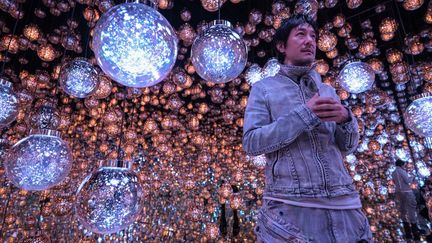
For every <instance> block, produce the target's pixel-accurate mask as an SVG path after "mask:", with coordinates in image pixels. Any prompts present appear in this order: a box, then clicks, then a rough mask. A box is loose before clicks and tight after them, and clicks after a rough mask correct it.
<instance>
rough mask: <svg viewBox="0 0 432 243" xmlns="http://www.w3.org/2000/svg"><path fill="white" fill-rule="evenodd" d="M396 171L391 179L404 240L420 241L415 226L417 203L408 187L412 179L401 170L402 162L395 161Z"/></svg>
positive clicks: (418, 231) (418, 232) (417, 229)
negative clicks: (393, 184)
mask: <svg viewBox="0 0 432 243" xmlns="http://www.w3.org/2000/svg"><path fill="white" fill-rule="evenodd" d="M395 164H396V169H395V170H394V171H393V174H392V177H393V181H394V183H395V194H396V199H397V202H398V204H399V212H400V216H401V219H402V223H403V227H404V231H405V238H406V239H408V240H412V239H413V238H414V240H420V230H419V228H418V226H417V201H416V196H415V194H414V192H413V190H412V189H411V187H410V184H411V182H413V179H414V177H409V176H408V173H407V172H406V171H405V170H404V169H403V168H402V167H403V165H404V162H403V161H402V160H400V159H398V160H396V163H395Z"/></svg>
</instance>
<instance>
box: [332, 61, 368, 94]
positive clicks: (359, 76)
mask: <svg viewBox="0 0 432 243" xmlns="http://www.w3.org/2000/svg"><path fill="white" fill-rule="evenodd" d="M338 81H339V83H340V85H341V86H342V88H344V89H345V90H346V91H348V92H350V93H354V94H358V93H362V92H364V91H366V90H369V89H370V88H372V85H373V84H374V81H375V73H374V71H373V69H372V68H371V67H370V66H369V65H368V64H366V63H364V62H358V61H356V62H350V63H348V64H347V65H346V66H345V67H344V68H343V69H342V70H341V71H340V73H339V76H338Z"/></svg>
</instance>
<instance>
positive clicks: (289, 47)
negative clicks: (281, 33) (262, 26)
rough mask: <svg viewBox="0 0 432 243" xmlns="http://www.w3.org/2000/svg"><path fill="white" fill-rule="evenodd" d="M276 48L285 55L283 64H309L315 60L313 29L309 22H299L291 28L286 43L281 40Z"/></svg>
mask: <svg viewBox="0 0 432 243" xmlns="http://www.w3.org/2000/svg"><path fill="white" fill-rule="evenodd" d="M277 48H278V50H279V51H280V52H282V53H283V54H284V55H285V59H284V63H285V64H291V65H295V66H309V65H311V64H312V63H313V62H314V61H315V52H316V33H315V30H314V29H313V27H312V26H311V25H310V24H307V23H305V24H301V25H299V26H297V27H295V28H293V29H292V30H291V32H290V34H289V36H288V40H287V41H286V44H285V45H283V43H282V42H281V43H279V44H278V45H277Z"/></svg>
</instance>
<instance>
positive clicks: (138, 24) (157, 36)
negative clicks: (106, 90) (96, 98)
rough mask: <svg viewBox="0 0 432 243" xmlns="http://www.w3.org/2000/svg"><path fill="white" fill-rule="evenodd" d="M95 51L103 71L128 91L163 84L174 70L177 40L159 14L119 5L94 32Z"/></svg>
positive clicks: (150, 9)
mask: <svg viewBox="0 0 432 243" xmlns="http://www.w3.org/2000/svg"><path fill="white" fill-rule="evenodd" d="M93 51H94V53H95V56H96V59H97V62H98V64H99V66H100V67H101V68H102V70H103V71H104V72H105V74H107V75H108V76H110V77H111V78H112V79H114V80H115V81H117V82H118V83H120V84H122V85H125V86H128V87H136V88H142V87H148V86H152V85H154V84H157V83H159V82H160V81H162V80H163V79H164V78H165V77H166V76H167V75H168V73H169V72H170V71H171V69H172V68H173V66H174V63H175V60H176V56H177V36H176V34H175V32H174V30H173V29H172V27H171V25H170V24H169V22H168V21H167V20H166V19H165V18H164V17H163V16H162V15H161V14H160V13H159V12H157V11H156V10H154V9H152V8H150V7H148V6H146V5H144V4H140V3H125V4H120V5H117V6H115V7H113V8H111V9H110V10H109V11H108V12H106V13H105V14H104V15H102V17H101V18H100V20H99V21H98V22H97V25H96V27H95V29H94V37H93Z"/></svg>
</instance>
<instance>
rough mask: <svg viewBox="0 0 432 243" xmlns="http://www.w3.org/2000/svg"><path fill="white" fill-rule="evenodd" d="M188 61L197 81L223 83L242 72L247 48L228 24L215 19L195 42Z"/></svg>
mask: <svg viewBox="0 0 432 243" xmlns="http://www.w3.org/2000/svg"><path fill="white" fill-rule="evenodd" d="M191 60H192V64H193V66H194V67H195V70H196V72H197V73H198V75H199V76H200V77H201V78H203V79H205V80H207V81H210V82H214V83H226V82H229V81H231V80H233V79H234V78H236V77H238V76H239V75H240V73H241V72H243V69H244V67H245V66H246V61H247V48H246V45H245V43H244V41H243V39H242V37H241V36H240V35H239V34H238V33H237V32H235V31H234V29H233V28H232V26H231V24H230V23H229V22H228V21H224V20H215V21H213V22H212V23H210V24H209V25H208V26H207V28H206V29H205V30H204V31H203V33H202V34H201V35H199V36H198V37H197V38H196V39H195V41H194V43H193V45H192V50H191Z"/></svg>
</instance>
